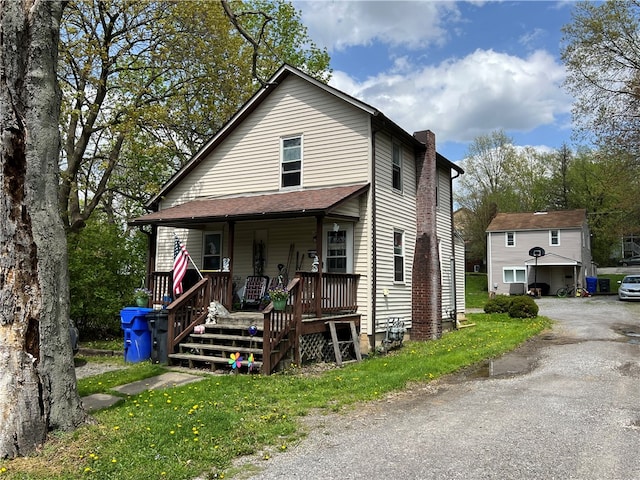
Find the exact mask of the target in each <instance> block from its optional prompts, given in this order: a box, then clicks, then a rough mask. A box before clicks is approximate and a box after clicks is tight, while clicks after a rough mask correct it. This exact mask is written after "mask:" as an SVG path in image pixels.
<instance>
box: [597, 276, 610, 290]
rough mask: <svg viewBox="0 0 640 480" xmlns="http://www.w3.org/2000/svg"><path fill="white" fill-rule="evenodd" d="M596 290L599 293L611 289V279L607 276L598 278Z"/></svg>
mask: <svg viewBox="0 0 640 480" xmlns="http://www.w3.org/2000/svg"><path fill="white" fill-rule="evenodd" d="M598 291H599V292H600V293H609V292H610V291H611V280H610V279H609V278H599V279H598Z"/></svg>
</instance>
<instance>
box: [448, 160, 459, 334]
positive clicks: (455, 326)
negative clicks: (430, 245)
mask: <svg viewBox="0 0 640 480" xmlns="http://www.w3.org/2000/svg"><path fill="white" fill-rule="evenodd" d="M459 176H460V172H458V171H456V175H455V176H454V177H451V180H450V183H449V185H450V188H451V195H449V212H451V277H452V278H453V282H451V283H452V288H453V293H452V298H453V318H452V319H451V320H453V329H454V330H457V329H458V285H457V277H458V272H457V271H456V236H455V232H456V229H455V225H454V224H453V181H454V180H455V179H456V178H458V177H459Z"/></svg>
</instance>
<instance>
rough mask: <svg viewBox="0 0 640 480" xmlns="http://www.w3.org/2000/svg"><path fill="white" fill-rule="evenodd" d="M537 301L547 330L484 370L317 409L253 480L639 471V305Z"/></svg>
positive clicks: (631, 474)
mask: <svg viewBox="0 0 640 480" xmlns="http://www.w3.org/2000/svg"><path fill="white" fill-rule="evenodd" d="M538 303H539V306H540V314H541V315H546V316H548V317H550V318H552V319H555V320H557V324H556V325H555V326H554V328H553V330H552V331H551V332H550V333H547V334H544V335H542V336H540V337H538V338H536V339H535V340H533V341H530V342H528V343H527V344H525V345H524V346H523V347H522V348H520V349H518V350H517V351H516V352H513V353H510V354H508V355H506V356H505V357H503V358H501V359H499V360H496V361H495V362H492V364H491V365H488V366H487V368H486V369H483V368H480V369H475V370H470V371H467V372H466V374H463V375H455V376H450V377H447V378H445V379H442V380H440V381H438V382H433V383H431V384H429V385H426V386H424V387H420V388H417V389H415V390H413V391H409V392H403V393H402V394H398V395H395V396H393V397H390V398H388V399H387V400H386V401H381V402H376V403H373V404H369V405H367V406H364V407H363V408H362V409H360V410H359V411H358V412H357V413H349V414H343V415H327V416H323V417H313V418H311V419H309V420H308V422H309V432H310V433H309V436H308V437H307V438H305V439H304V440H303V441H301V442H300V443H299V444H298V445H296V446H291V447H290V448H289V450H288V451H287V452H284V453H282V454H277V455H274V456H273V457H272V459H271V460H269V461H262V462H259V463H257V464H258V466H259V467H260V468H262V470H261V471H260V473H258V474H257V475H255V476H253V477H250V478H254V479H285V478H286V479H297V478H300V479H306V480H311V479H378V478H393V479H552V478H556V479H599V480H601V479H640V454H639V447H640V405H639V400H640V384H639V382H638V379H639V378H640V363H639V357H638V355H639V353H640V345H639V344H638V343H636V342H637V341H639V340H640V303H635V304H634V303H621V302H619V301H618V300H617V298H616V297H613V296H612V297H593V298H586V299H581V298H568V299H557V298H550V297H549V298H542V299H539V300H538ZM636 334H637V336H636Z"/></svg>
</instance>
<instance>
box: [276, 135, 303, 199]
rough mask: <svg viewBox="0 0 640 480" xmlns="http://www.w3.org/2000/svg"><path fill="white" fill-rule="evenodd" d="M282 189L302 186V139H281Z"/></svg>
mask: <svg viewBox="0 0 640 480" xmlns="http://www.w3.org/2000/svg"><path fill="white" fill-rule="evenodd" d="M281 184H282V187H283V188H285V187H299V186H301V185H302V137H300V136H298V137H290V138H283V139H282V174H281Z"/></svg>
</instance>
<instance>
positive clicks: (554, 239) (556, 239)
mask: <svg viewBox="0 0 640 480" xmlns="http://www.w3.org/2000/svg"><path fill="white" fill-rule="evenodd" d="M549 245H560V230H549Z"/></svg>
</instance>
